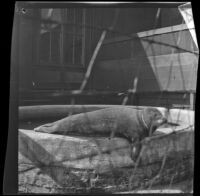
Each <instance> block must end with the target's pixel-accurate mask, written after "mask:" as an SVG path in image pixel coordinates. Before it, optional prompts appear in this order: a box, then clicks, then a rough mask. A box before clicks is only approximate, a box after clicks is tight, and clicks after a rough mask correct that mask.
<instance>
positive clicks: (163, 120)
mask: <svg viewBox="0 0 200 196" xmlns="http://www.w3.org/2000/svg"><path fill="white" fill-rule="evenodd" d="M165 123H167V118H165V117H163V118H161V119H158V120H157V124H158V125H162V124H165Z"/></svg>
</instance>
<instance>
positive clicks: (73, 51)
mask: <svg viewBox="0 0 200 196" xmlns="http://www.w3.org/2000/svg"><path fill="white" fill-rule="evenodd" d="M75 17H76V12H75V8H74V22H73V34H72V36H73V43H72V44H73V46H72V64H74V61H75V59H74V58H75V22H76V18H75Z"/></svg>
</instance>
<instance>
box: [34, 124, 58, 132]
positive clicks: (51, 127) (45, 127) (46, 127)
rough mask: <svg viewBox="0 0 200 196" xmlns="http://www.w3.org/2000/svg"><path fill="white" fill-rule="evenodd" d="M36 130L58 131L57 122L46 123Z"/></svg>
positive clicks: (35, 129)
mask: <svg viewBox="0 0 200 196" xmlns="http://www.w3.org/2000/svg"><path fill="white" fill-rule="evenodd" d="M34 131H36V132H43V133H56V132H57V124H56V123H48V124H44V125H41V126H39V127H36V128H34Z"/></svg>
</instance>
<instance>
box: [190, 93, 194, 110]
mask: <svg viewBox="0 0 200 196" xmlns="http://www.w3.org/2000/svg"><path fill="white" fill-rule="evenodd" d="M190 109H191V110H194V93H193V92H190Z"/></svg>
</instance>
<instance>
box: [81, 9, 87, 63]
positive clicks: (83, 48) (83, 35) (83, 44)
mask: <svg viewBox="0 0 200 196" xmlns="http://www.w3.org/2000/svg"><path fill="white" fill-rule="evenodd" d="M85 18H86V10H85V8H83V20H82V25H83V26H82V55H81V64H82V65H83V66H84V67H85Z"/></svg>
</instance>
